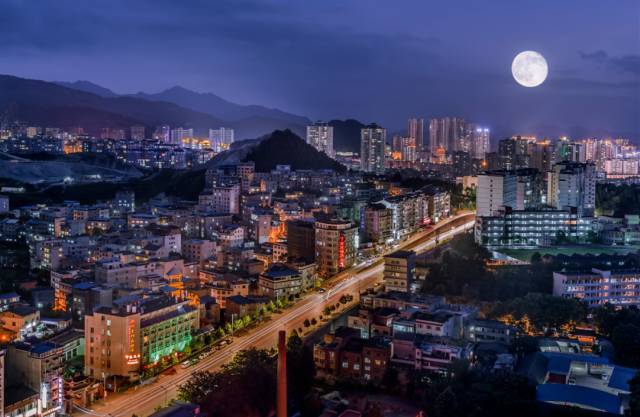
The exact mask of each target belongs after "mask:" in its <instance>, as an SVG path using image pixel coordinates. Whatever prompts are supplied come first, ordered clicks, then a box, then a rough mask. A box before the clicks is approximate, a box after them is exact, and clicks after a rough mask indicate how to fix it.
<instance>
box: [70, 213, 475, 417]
mask: <svg viewBox="0 0 640 417" xmlns="http://www.w3.org/2000/svg"><path fill="white" fill-rule="evenodd" d="M474 218H475V216H474V215H473V214H470V213H465V214H462V215H459V216H456V217H452V218H450V219H448V220H446V221H443V222H442V223H440V224H438V225H436V226H435V227H434V228H433V229H431V230H428V231H426V232H424V233H421V234H420V233H419V234H417V235H416V236H413V237H412V238H410V239H408V240H407V241H405V242H403V243H401V244H400V245H399V247H398V248H397V249H406V250H414V251H416V252H424V251H426V250H429V249H431V248H433V247H434V246H436V244H437V242H436V239H438V241H439V242H440V243H441V242H442V241H444V240H446V239H448V238H450V237H453V236H455V235H457V234H460V233H463V232H464V231H465V230H469V229H470V228H472V227H473V222H474V220H473V219H474ZM436 233H437V238H436V236H434V235H436ZM382 270H383V262H382V260H381V259H379V260H378V261H376V262H373V263H371V264H370V265H368V266H360V267H354V268H351V269H350V270H349V271H346V272H345V273H342V274H340V277H341V278H340V280H338V281H335V280H332V281H333V286H332V287H331V288H330V289H329V290H328V291H327V292H326V293H313V294H310V295H308V296H306V297H305V298H303V299H302V300H301V301H299V302H298V303H297V304H295V305H294V306H293V307H291V308H289V309H287V310H285V311H284V312H282V313H280V314H276V315H273V316H272V318H271V320H270V321H267V322H265V323H264V324H263V325H261V326H260V327H258V328H256V329H254V330H251V331H250V332H249V333H247V334H245V335H243V336H240V337H236V338H235V341H234V342H233V343H232V344H231V345H229V346H227V347H226V348H223V349H221V350H219V351H217V352H215V353H214V354H212V355H210V356H208V357H207V358H205V359H203V360H201V361H200V362H198V363H197V364H196V365H193V366H191V367H189V368H187V369H181V368H180V367H176V370H177V373H175V374H173V375H165V376H161V377H160V378H159V380H158V381H157V382H155V383H153V384H149V385H145V386H139V387H137V389H136V390H133V391H132V390H129V391H127V392H125V393H120V394H111V395H110V396H109V397H107V399H106V401H101V402H98V403H96V404H94V405H93V408H92V409H87V408H79V407H76V412H77V413H76V414H87V415H92V416H98V417H106V416H111V417H131V415H133V414H135V415H136V416H138V417H145V416H148V415H150V414H152V413H153V412H154V411H155V410H156V408H157V407H159V406H164V405H167V404H168V403H169V402H170V401H171V400H172V399H173V398H175V397H176V396H177V391H178V387H179V386H180V384H183V383H184V382H186V381H187V380H188V379H189V377H190V376H191V373H192V372H194V371H203V370H215V369H218V368H219V367H220V366H221V365H223V364H225V363H227V362H229V361H230V360H231V359H232V358H233V356H234V355H235V354H236V353H237V352H238V351H240V350H243V349H247V348H250V347H255V348H258V349H265V348H266V349H268V348H271V347H274V346H275V345H276V343H277V334H278V330H285V331H287V333H289V332H290V331H291V330H293V329H298V328H301V327H303V322H304V320H305V319H311V318H313V317H319V316H320V315H321V314H323V310H324V308H325V306H328V305H331V304H334V305H335V304H336V303H338V302H339V299H340V297H342V296H343V295H346V294H351V295H354V296H357V295H359V294H360V292H361V291H364V290H365V289H366V288H371V287H373V286H374V285H375V284H376V283H377V282H379V281H381V280H382Z"/></svg>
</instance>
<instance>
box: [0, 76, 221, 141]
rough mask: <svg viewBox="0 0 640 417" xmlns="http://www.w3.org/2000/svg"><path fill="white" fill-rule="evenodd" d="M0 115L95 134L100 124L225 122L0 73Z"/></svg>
mask: <svg viewBox="0 0 640 417" xmlns="http://www.w3.org/2000/svg"><path fill="white" fill-rule="evenodd" d="M0 115H1V116H2V119H3V120H4V121H13V120H21V121H25V122H28V123H33V124H35V125H37V126H57V127H62V128H69V127H76V126H82V127H84V128H85V130H87V131H88V132H89V133H91V134H95V135H97V134H98V133H99V132H100V129H101V128H103V127H119V128H128V127H130V126H132V125H135V124H142V125H144V126H147V127H148V128H149V129H153V128H155V126H159V125H162V124H168V125H170V126H183V127H193V128H195V129H203V130H204V129H206V128H209V127H212V126H220V125H224V124H225V123H224V122H223V121H221V120H220V119H217V118H215V117H213V116H211V115H208V114H205V113H199V112H195V111H193V110H190V109H185V108H184V107H180V106H177V105H175V104H172V103H165V102H158V101H147V100H142V99H137V98H133V97H112V98H108V97H101V96H98V95H96V94H93V93H87V92H85V91H80V90H76V89H73V88H68V87H64V86H61V85H58V84H56V83H51V82H46V81H39V80H29V79H24V78H18V77H13V76H10V75H0Z"/></svg>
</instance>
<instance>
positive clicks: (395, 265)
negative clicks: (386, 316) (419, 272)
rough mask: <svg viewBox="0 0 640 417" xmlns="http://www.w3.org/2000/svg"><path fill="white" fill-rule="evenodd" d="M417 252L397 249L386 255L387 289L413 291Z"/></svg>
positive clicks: (385, 279) (385, 280) (385, 277)
mask: <svg viewBox="0 0 640 417" xmlns="http://www.w3.org/2000/svg"><path fill="white" fill-rule="evenodd" d="M415 259H416V253H415V252H414V251H404V250H401V251H396V252H393V253H390V254H388V255H386V256H385V257H384V286H385V289H386V290H387V291H400V292H405V293H408V292H411V284H412V282H413V275H414V273H415Z"/></svg>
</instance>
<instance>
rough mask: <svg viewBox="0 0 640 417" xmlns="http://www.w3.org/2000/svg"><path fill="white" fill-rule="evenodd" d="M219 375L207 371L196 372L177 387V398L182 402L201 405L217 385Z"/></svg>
mask: <svg viewBox="0 0 640 417" xmlns="http://www.w3.org/2000/svg"><path fill="white" fill-rule="evenodd" d="M219 381H220V375H218V374H216V373H213V372H209V371H196V372H194V373H193V374H191V378H189V379H188V380H187V382H185V383H184V384H182V385H180V387H178V398H179V399H180V400H182V401H186V402H193V403H198V404H199V403H201V402H202V401H203V400H204V399H205V397H207V395H209V393H210V392H211V390H213V388H214V387H216V386H217V385H218V383H219Z"/></svg>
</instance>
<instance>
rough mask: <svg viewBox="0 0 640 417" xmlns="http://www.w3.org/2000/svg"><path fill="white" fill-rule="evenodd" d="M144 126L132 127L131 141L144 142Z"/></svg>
mask: <svg viewBox="0 0 640 417" xmlns="http://www.w3.org/2000/svg"><path fill="white" fill-rule="evenodd" d="M144 138H145V137H144V126H131V139H133V140H144Z"/></svg>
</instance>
